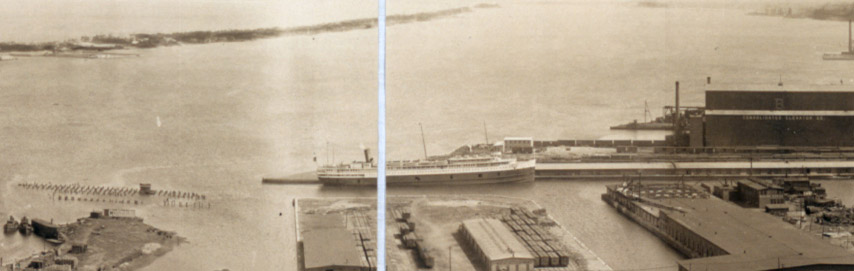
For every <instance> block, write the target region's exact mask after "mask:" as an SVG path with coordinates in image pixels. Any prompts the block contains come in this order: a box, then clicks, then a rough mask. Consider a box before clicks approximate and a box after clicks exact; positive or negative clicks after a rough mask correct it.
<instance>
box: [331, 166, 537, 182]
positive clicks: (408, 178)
mask: <svg viewBox="0 0 854 271" xmlns="http://www.w3.org/2000/svg"><path fill="white" fill-rule="evenodd" d="M318 179H319V180H320V182H321V183H323V184H324V185H356V186H376V185H377V178H370V177H320V178H318ZM533 181H534V168H533V167H529V168H518V169H509V170H501V171H488V172H470V173H459V172H454V173H443V174H401V175H397V174H390V175H387V176H386V185H387V186H421V185H426V186H429V185H470V184H494V183H523V182H533Z"/></svg>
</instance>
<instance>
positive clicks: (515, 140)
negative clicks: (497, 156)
mask: <svg viewBox="0 0 854 271" xmlns="http://www.w3.org/2000/svg"><path fill="white" fill-rule="evenodd" d="M504 152H506V153H533V152H534V138H532V137H505V138H504Z"/></svg>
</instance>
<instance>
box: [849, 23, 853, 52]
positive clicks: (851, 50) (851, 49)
mask: <svg viewBox="0 0 854 271" xmlns="http://www.w3.org/2000/svg"><path fill="white" fill-rule="evenodd" d="M848 52H849V53H854V48H851V20H848Z"/></svg>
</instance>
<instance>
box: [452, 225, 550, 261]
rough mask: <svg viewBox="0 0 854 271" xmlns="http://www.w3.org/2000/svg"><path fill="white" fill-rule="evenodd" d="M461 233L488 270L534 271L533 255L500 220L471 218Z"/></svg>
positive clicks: (461, 229) (462, 226)
mask: <svg viewBox="0 0 854 271" xmlns="http://www.w3.org/2000/svg"><path fill="white" fill-rule="evenodd" d="M460 234H461V235H462V236H463V239H465V241H467V242H468V244H467V245H469V247H471V248H472V249H473V250H474V252H475V255H477V257H478V258H479V259H480V261H481V263H482V264H483V266H484V267H485V268H486V270H489V271H532V270H534V256H532V255H531V252H529V251H528V249H527V248H525V246H524V245H522V243H521V242H519V240H518V239H516V237H515V236H514V234H513V233H512V232H511V231H510V230H509V229H508V228H507V226H505V225H504V224H503V223H502V222H501V221H499V220H497V219H483V218H479V219H469V220H466V221H463V223H462V225H460Z"/></svg>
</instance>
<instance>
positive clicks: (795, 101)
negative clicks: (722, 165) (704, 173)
mask: <svg viewBox="0 0 854 271" xmlns="http://www.w3.org/2000/svg"><path fill="white" fill-rule="evenodd" d="M704 113H705V114H704V116H703V117H704V120H701V118H700V117H699V116H694V117H689V118H688V122H689V125H688V126H689V127H688V128H689V130H690V134H691V140H690V142H691V144H690V146H691V147H699V146H705V147H733V146H784V147H846V146H847V147H850V146H854V88H852V87H851V86H840V85H837V86H808V87H799V86H789V85H782V84H780V85H770V86H768V85H762V86H757V85H712V84H710V85H708V87H707V90H706V107H705V112H704ZM701 121H704V122H705V123H704V125H703V124H702V122H701ZM695 135H704V136H703V138H702V140H700V138H699V137H697V136H695Z"/></svg>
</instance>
